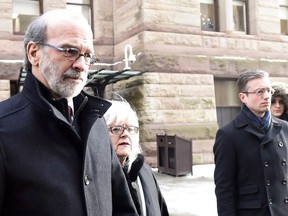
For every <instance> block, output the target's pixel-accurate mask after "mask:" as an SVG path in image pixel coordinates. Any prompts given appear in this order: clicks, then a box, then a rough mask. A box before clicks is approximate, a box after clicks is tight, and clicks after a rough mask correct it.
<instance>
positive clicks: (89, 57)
mask: <svg viewBox="0 0 288 216" xmlns="http://www.w3.org/2000/svg"><path fill="white" fill-rule="evenodd" d="M38 44H41V45H43V46H49V47H51V48H54V49H56V50H58V51H59V52H64V56H65V57H66V58H67V59H68V60H70V61H76V60H77V59H78V58H80V57H81V56H84V59H85V63H86V64H87V65H93V64H95V63H96V62H97V61H99V59H98V58H97V57H96V56H95V55H94V54H92V53H84V54H83V53H80V51H79V50H78V49H77V48H73V47H71V48H62V47H58V46H54V45H51V44H48V43H42V42H39V43H38Z"/></svg>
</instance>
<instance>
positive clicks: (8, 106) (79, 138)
mask: <svg viewBox="0 0 288 216" xmlns="http://www.w3.org/2000/svg"><path fill="white" fill-rule="evenodd" d="M41 86H42V85H41V84H40V83H38V81H37V80H36V79H35V78H34V77H33V75H32V74H31V73H30V72H29V73H28V75H27V77H26V81H25V84H24V88H23V91H22V92H21V93H20V94H18V95H16V96H14V97H12V98H10V99H8V100H7V101H5V102H2V103H0V215H1V216H40V215H41V216H87V215H88V216H109V215H119V216H120V215H121V216H128V215H131V216H132V215H133V216H134V215H137V214H136V213H135V212H136V210H135V207H134V205H133V201H132V200H131V198H130V194H129V189H128V187H127V183H126V180H125V177H124V174H123V172H122V168H121V166H120V164H119V162H118V158H117V156H116V154H115V153H114V151H113V149H112V145H111V143H110V137H109V134H108V130H107V126H106V124H105V122H104V120H103V118H102V116H103V114H104V113H105V112H106V110H107V109H108V108H109V106H110V103H108V102H106V101H105V100H102V99H100V98H96V97H92V96H89V95H86V94H85V93H84V92H82V93H81V94H80V95H79V96H77V97H76V98H74V105H75V116H74V121H73V125H71V124H70V123H69V122H68V121H67V120H66V118H65V117H64V116H65V114H64V115H63V114H62V113H65V112H64V111H63V110H64V109H66V108H67V101H66V99H60V100H59V101H54V102H53V101H52V100H51V103H53V105H54V106H52V105H51V104H49V103H48V102H47V99H48V101H49V94H48V92H47V90H45V88H43V86H42V87H41ZM55 107H57V109H56V108H55ZM59 110H60V112H59ZM66 110H67V109H66Z"/></svg>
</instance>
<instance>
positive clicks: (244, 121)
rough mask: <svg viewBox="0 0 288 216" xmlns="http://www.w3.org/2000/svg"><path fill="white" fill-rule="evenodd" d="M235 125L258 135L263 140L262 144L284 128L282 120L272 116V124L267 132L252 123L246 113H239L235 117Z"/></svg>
mask: <svg viewBox="0 0 288 216" xmlns="http://www.w3.org/2000/svg"><path fill="white" fill-rule="evenodd" d="M235 126H236V128H239V129H240V128H244V130H245V131H247V132H248V133H251V134H253V135H255V136H256V137H258V138H259V139H260V141H261V145H265V144H267V143H268V142H270V141H271V140H273V139H274V137H275V136H276V135H277V134H279V133H280V131H281V130H282V124H281V120H280V119H277V118H275V117H273V116H272V118H271V125H270V128H269V130H268V132H267V133H265V132H264V131H263V130H261V129H260V128H258V127H256V126H255V125H253V124H251V120H249V119H248V118H247V117H246V116H245V115H243V114H242V113H239V115H238V116H237V117H236V118H235Z"/></svg>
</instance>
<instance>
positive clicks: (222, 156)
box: [214, 113, 288, 216]
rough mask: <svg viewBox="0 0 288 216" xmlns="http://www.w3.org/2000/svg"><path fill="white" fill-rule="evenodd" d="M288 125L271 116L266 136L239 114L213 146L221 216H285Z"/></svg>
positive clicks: (286, 203) (219, 134)
mask: <svg viewBox="0 0 288 216" xmlns="http://www.w3.org/2000/svg"><path fill="white" fill-rule="evenodd" d="M287 138H288V125H287V122H285V121H282V120H280V119H276V118H274V117H272V123H271V126H270V129H269V131H268V132H267V134H264V133H263V132H262V131H260V129H258V128H256V127H255V126H253V125H252V124H251V123H250V121H249V120H248V119H247V118H246V117H245V116H244V115H243V114H242V113H240V114H239V115H238V116H237V117H236V118H235V119H234V120H233V121H232V122H231V123H229V124H228V125H227V126H225V127H223V128H222V129H219V130H218V132H217V135H216V141H215V145H214V154H215V165H216V167H215V173H214V180H215V184H216V189H215V192H216V196H217V207H218V215H219V216H286V215H287V212H288V187H287V178H288V167H287V161H288V151H287V145H288V139H287Z"/></svg>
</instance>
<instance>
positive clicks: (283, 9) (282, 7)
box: [279, 0, 288, 35]
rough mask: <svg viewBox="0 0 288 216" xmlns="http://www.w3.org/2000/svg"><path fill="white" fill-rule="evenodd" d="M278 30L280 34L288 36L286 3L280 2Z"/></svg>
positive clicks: (287, 4) (287, 9)
mask: <svg viewBox="0 0 288 216" xmlns="http://www.w3.org/2000/svg"><path fill="white" fill-rule="evenodd" d="M279 16H280V17H279V18H280V30H281V34H283V35H287V34H288V28H287V25H288V1H283V0H282V1H280V13H279Z"/></svg>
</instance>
